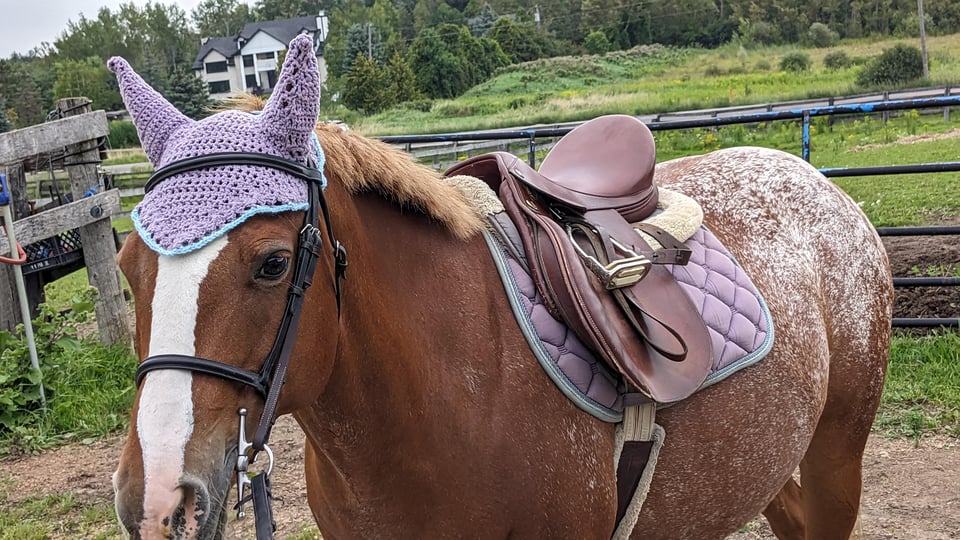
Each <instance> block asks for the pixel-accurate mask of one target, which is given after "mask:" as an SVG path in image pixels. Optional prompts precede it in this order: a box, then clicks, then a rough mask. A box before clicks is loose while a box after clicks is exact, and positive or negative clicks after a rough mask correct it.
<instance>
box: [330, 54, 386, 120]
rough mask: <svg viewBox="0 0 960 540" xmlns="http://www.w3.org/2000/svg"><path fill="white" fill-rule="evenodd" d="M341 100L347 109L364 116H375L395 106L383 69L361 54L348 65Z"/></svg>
mask: <svg viewBox="0 0 960 540" xmlns="http://www.w3.org/2000/svg"><path fill="white" fill-rule="evenodd" d="M341 100H342V101H343V104H344V105H346V106H347V107H348V108H350V109H353V110H355V111H361V112H363V113H364V114H376V113H378V112H380V111H383V110H385V109H388V108H390V107H391V106H393V105H394V104H395V100H393V99H391V96H390V95H389V83H388V81H387V79H386V77H385V76H384V70H383V68H381V67H380V66H378V65H377V62H376V61H375V60H373V59H372V58H368V57H367V56H366V55H364V54H363V53H358V54H357V56H356V57H355V58H354V60H353V64H351V65H350V71H349V73H347V84H346V88H344V91H343V97H342V98H341Z"/></svg>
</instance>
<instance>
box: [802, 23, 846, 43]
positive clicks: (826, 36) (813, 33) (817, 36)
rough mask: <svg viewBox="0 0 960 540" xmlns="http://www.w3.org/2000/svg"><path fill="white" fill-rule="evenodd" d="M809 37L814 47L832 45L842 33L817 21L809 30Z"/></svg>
mask: <svg viewBox="0 0 960 540" xmlns="http://www.w3.org/2000/svg"><path fill="white" fill-rule="evenodd" d="M807 38H808V39H809V40H810V43H812V44H813V46H814V47H820V48H823V47H832V46H833V45H834V43H836V42H837V40H838V39H840V34H838V33H837V32H836V31H834V30H831V29H830V27H829V26H827V25H825V24H823V23H821V22H815V23H813V24H811V25H810V29H809V30H807Z"/></svg>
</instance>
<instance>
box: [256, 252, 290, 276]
mask: <svg viewBox="0 0 960 540" xmlns="http://www.w3.org/2000/svg"><path fill="white" fill-rule="evenodd" d="M289 263H290V261H289V259H287V257H283V256H281V255H271V256H270V257H267V260H265V261H263V264H262V265H260V269H259V270H257V279H280V278H282V277H283V275H284V274H286V273H287V266H288V265H289Z"/></svg>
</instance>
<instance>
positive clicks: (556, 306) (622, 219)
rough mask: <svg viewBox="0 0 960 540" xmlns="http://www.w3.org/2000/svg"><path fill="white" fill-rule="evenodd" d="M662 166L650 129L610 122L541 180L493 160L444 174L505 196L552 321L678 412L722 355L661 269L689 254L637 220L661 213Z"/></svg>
mask: <svg viewBox="0 0 960 540" xmlns="http://www.w3.org/2000/svg"><path fill="white" fill-rule="evenodd" d="M654 166H655V148H654V141H653V136H652V135H651V134H650V131H649V129H648V128H647V127H646V125H644V124H643V123H642V122H640V121H639V120H637V119H636V118H634V117H631V116H625V115H611V116H601V117H598V118H595V119H593V120H590V121H588V122H586V123H584V124H582V125H581V126H579V127H577V128H576V129H574V130H573V131H571V132H570V133H568V134H567V135H566V136H564V137H563V138H562V139H561V140H560V141H559V142H558V143H557V144H556V145H555V146H554V147H553V149H552V150H551V151H550V153H549V154H548V155H547V157H546V158H545V159H544V160H543V164H542V165H541V167H540V170H539V171H537V170H535V169H533V168H532V167H530V166H529V165H527V164H526V163H524V162H523V161H522V160H520V159H519V158H517V157H516V156H514V155H512V154H509V153H506V152H492V153H489V154H484V155H481V156H476V157H474V158H471V159H468V160H466V161H464V162H462V163H460V164H458V165H455V166H454V167H452V168H450V169H449V170H448V171H447V172H446V173H445V174H446V175H447V176H455V175H468V176H474V177H476V178H480V179H482V180H483V181H485V182H486V183H487V184H488V185H489V186H490V187H491V188H492V189H493V190H494V191H495V192H497V193H498V194H499V196H500V199H501V201H502V202H503V205H504V208H505V210H506V213H507V215H508V216H509V217H510V219H511V220H512V221H513V222H514V224H515V225H516V227H517V230H518V231H519V235H520V239H521V242H522V244H523V248H524V251H525V252H526V259H527V261H528V264H529V270H530V274H531V276H532V277H533V279H534V282H535V284H536V286H537V289H538V291H539V292H540V295H541V296H542V297H543V299H544V302H545V305H546V307H547V309H548V310H549V311H550V312H551V314H552V315H554V316H555V317H556V318H558V319H560V320H563V321H564V322H565V323H566V324H567V325H568V326H569V327H570V328H571V329H572V330H573V331H574V332H575V333H576V334H577V335H578V336H579V337H580V339H581V340H583V342H584V343H585V344H586V345H587V346H588V347H591V348H592V349H593V350H594V351H595V352H596V353H597V354H598V356H600V357H601V358H603V359H604V361H606V363H607V364H608V365H610V367H611V368H612V369H614V370H615V371H617V372H619V373H620V374H622V375H623V376H624V378H625V379H626V380H627V382H628V383H629V386H630V388H631V389H635V390H636V391H638V392H639V393H640V394H642V395H643V396H645V397H646V398H648V399H649V400H653V401H657V402H662V403H669V402H674V401H678V400H680V399H683V398H685V397H687V396H689V395H690V394H692V393H693V392H694V391H696V389H697V388H698V387H699V386H700V384H701V383H703V381H704V380H705V379H706V377H707V375H708V373H709V371H710V367H711V364H712V358H713V353H712V343H711V339H710V336H709V334H708V331H707V329H706V325H705V324H704V322H703V320H702V319H701V317H700V315H699V311H698V310H697V309H696V307H694V306H693V304H692V303H691V302H690V300H689V298H688V297H687V295H686V294H685V293H684V292H683V290H682V289H681V287H680V285H678V284H677V283H676V281H675V280H674V279H673V277H672V275H671V274H670V272H669V271H668V270H667V269H666V268H664V267H662V266H661V265H664V264H686V262H687V260H689V256H690V251H689V250H688V249H686V248H685V247H684V246H683V245H682V244H681V243H680V242H678V241H677V240H676V239H674V238H672V237H671V236H670V235H669V234H668V233H666V232H665V231H663V230H662V229H659V228H657V227H652V226H649V225H645V224H637V223H633V222H638V221H640V220H641V219H643V218H645V217H648V216H649V215H650V214H652V213H653V212H654V210H655V209H656V205H657V200H658V196H657V188H656V184H655V182H654ZM494 228H495V227H494ZM638 230H642V231H643V232H645V233H647V234H649V235H651V236H653V237H654V238H655V239H656V240H657V242H659V243H660V244H661V246H662V248H660V249H656V250H655V249H653V248H652V247H651V246H650V245H649V244H647V242H646V241H644V240H643V238H642V237H641V236H640V234H638V233H637V231H638Z"/></svg>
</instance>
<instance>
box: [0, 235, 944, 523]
mask: <svg viewBox="0 0 960 540" xmlns="http://www.w3.org/2000/svg"><path fill="white" fill-rule="evenodd" d="M957 221H960V220H957ZM884 243H885V244H886V246H887V250H888V253H889V255H890V259H891V262H892V267H893V272H894V275H898V276H905V275H911V274H910V272H911V269H913V268H919V269H920V270H921V271H923V270H925V269H927V268H929V267H937V266H938V265H948V266H949V265H957V264H960V241H958V239H957V237H955V236H954V237H950V236H942V237H924V238H912V237H898V238H887V239H885V242H884ZM895 309H896V312H895V314H894V315H895V316H897V317H913V316H953V317H956V316H958V315H960V289H958V288H953V289H947V288H927V289H915V290H901V291H898V298H897V304H896V308H895ZM123 440H124V438H123V437H121V436H118V437H111V438H107V439H103V440H99V441H95V442H93V443H92V444H86V445H85V444H75V445H70V446H66V447H62V448H59V449H57V450H53V451H50V452H46V453H44V454H42V455H39V456H33V457H27V458H21V459H18V460H8V461H0V489H3V490H4V491H6V498H5V500H4V499H0V510H2V508H3V507H8V506H9V505H17V504H18V503H19V502H20V501H24V500H25V499H28V498H31V497H36V496H41V495H49V494H56V493H64V492H68V491H69V492H72V493H73V494H74V498H75V500H77V501H80V502H82V503H86V504H87V505H112V500H113V492H112V487H111V483H110V476H111V474H112V473H113V471H114V469H115V467H116V464H117V460H118V458H119V453H120V449H121V447H122V444H123ZM271 446H272V447H273V449H274V452H275V454H276V456H277V461H276V468H275V471H274V476H273V486H274V487H273V492H274V496H275V502H274V513H275V516H276V520H277V523H278V526H279V531H278V534H277V538H284V537H287V536H290V535H294V534H297V535H302V533H303V532H304V531H305V530H311V527H312V523H313V521H312V518H311V515H310V510H309V508H308V507H307V505H306V497H305V489H306V487H305V482H304V480H303V469H302V461H303V448H302V446H303V435H302V433H301V432H300V430H299V428H298V427H297V425H296V423H295V422H294V421H293V420H292V419H290V418H282V419H280V421H279V422H278V425H277V427H276V428H275V429H274V431H273V434H272V436H271ZM864 466H865V473H864V495H863V500H862V506H861V513H862V527H863V537H864V538H866V539H902V540H943V539H955V538H960V440H957V439H949V438H945V437H938V436H934V437H927V438H923V439H921V440H919V441H912V440H905V439H886V438H883V437H882V436H880V435H873V436H871V438H870V441H869V444H868V446H867V451H866V455H865V457H864ZM75 517H76V516H73V518H75ZM64 519H67V517H65V518H64ZM252 525H253V524H252V520H250V519H249V518H248V519H247V520H245V521H244V522H235V523H233V524H232V525H231V527H230V530H229V534H228V538H230V539H243V538H253V537H254V532H253V528H252ZM100 530H101V531H102V532H104V533H106V534H107V535H113V534H115V532H116V531H117V530H118V528H117V525H116V523H115V522H110V523H104V524H103V527H102V529H100ZM312 530H315V529H312ZM63 537H64V538H65V537H66V536H63ZM305 537H306V536H298V538H305ZM768 538H774V537H773V535H772V534H771V533H770V531H769V528H768V527H767V526H766V523H765V522H764V521H763V520H762V519H758V520H756V521H754V522H752V523H750V524H749V525H747V526H746V527H745V528H744V529H743V530H742V531H741V532H739V533H737V534H735V535H733V536H731V537H730V539H731V540H734V539H735V540H748V539H768Z"/></svg>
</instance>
